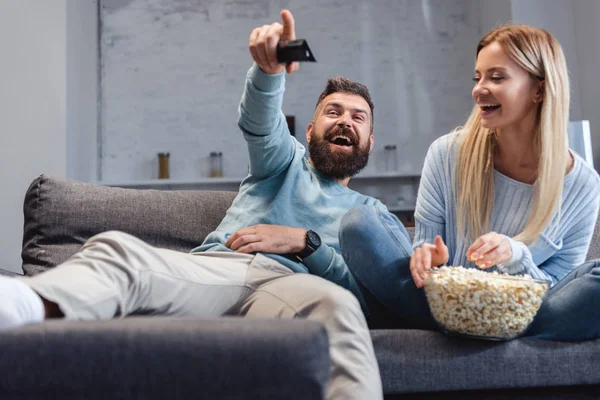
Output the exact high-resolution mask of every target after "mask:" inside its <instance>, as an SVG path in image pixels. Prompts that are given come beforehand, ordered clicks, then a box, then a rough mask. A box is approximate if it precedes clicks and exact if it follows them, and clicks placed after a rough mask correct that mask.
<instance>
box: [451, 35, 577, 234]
mask: <svg viewBox="0 0 600 400" xmlns="http://www.w3.org/2000/svg"><path fill="white" fill-rule="evenodd" d="M493 42H497V43H498V44H499V45H500V46H501V47H502V49H503V50H504V52H505V53H506V55H507V56H508V57H509V58H510V59H512V60H513V61H514V62H516V63H517V64H518V65H519V66H520V67H521V68H523V69H524V70H525V71H527V72H528V73H529V74H530V75H531V76H532V77H533V78H534V79H538V80H541V81H544V85H543V97H542V101H541V105H540V106H539V108H538V124H537V127H536V132H535V140H534V146H535V149H534V151H535V153H536V155H537V157H538V160H539V162H538V168H537V179H536V181H535V184H534V190H535V194H534V199H533V206H532V208H531V211H530V214H529V218H528V220H527V224H526V225H525V228H524V229H523V231H522V232H520V233H519V234H518V235H517V236H515V238H514V239H516V240H519V241H522V242H524V243H527V244H530V243H532V242H534V241H535V239H536V238H537V237H538V236H539V235H540V234H541V233H542V232H543V231H544V229H545V228H546V227H547V226H548V225H549V224H550V222H551V221H552V218H553V217H554V215H556V213H559V214H560V201H561V199H562V192H563V182H564V176H565V171H566V168H567V165H568V160H569V156H568V150H567V149H568V139H567V124H568V117H569V79H568V75H567V64H566V61H565V56H564V54H563V51H562V49H561V47H560V44H559V43H558V42H557V41H556V39H555V38H554V37H553V36H552V35H551V34H550V33H548V32H547V31H545V30H543V29H537V28H533V27H529V26H523V25H513V26H503V27H500V28H497V29H494V30H492V31H491V32H489V33H488V34H487V35H486V36H485V37H484V38H483V39H482V40H481V41H480V42H479V44H478V46H477V55H479V52H480V51H481V49H483V48H484V47H485V46H487V45H489V44H491V43H493ZM458 132H460V134H459V133H458ZM456 134H457V137H458V138H459V142H458V151H457V163H456V168H457V171H456V173H455V174H454V176H455V177H456V178H455V179H457V181H456V182H455V185H454V186H455V187H457V191H456V193H455V196H456V207H457V210H456V211H457V227H458V233H459V234H462V235H464V236H465V237H467V238H469V239H471V240H473V239H474V238H476V237H478V236H480V235H482V234H484V233H487V232H488V228H489V222H490V218H491V212H492V209H493V207H494V147H495V143H496V136H495V131H494V130H493V129H487V128H484V127H483V126H482V125H481V111H480V109H479V107H478V106H477V104H476V105H475V106H474V107H473V110H472V111H471V114H470V116H469V119H468V120H467V122H466V123H465V125H464V126H463V127H461V128H457V131H456Z"/></svg>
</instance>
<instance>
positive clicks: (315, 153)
mask: <svg viewBox="0 0 600 400" xmlns="http://www.w3.org/2000/svg"><path fill="white" fill-rule="evenodd" d="M337 135H342V136H345V137H347V138H348V139H350V141H351V142H352V152H351V153H347V152H344V151H331V148H330V147H329V144H330V141H329V139H330V138H333V137H334V136H337ZM369 150H370V149H369V146H368V145H367V144H365V146H364V147H363V146H361V145H360V142H359V139H358V136H357V135H356V134H355V133H354V132H353V131H352V130H350V129H343V128H340V127H338V126H335V127H334V128H333V129H331V130H329V131H328V132H326V133H325V135H324V137H323V138H320V137H318V135H316V134H313V136H312V139H311V141H310V143H309V144H308V151H309V153H310V159H311V160H312V164H313V166H314V167H315V168H316V169H317V170H319V171H321V172H322V173H323V174H325V175H327V176H329V177H331V178H334V179H346V178H350V177H352V176H354V175H356V174H358V173H359V172H360V171H361V170H362V169H363V168H364V167H365V166H366V165H367V162H368V161H369Z"/></svg>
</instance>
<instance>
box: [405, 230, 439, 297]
mask: <svg viewBox="0 0 600 400" xmlns="http://www.w3.org/2000/svg"><path fill="white" fill-rule="evenodd" d="M447 262H448V247H447V246H446V244H445V243H444V240H443V239H442V237H441V236H439V235H438V236H436V237H435V240H434V244H430V243H423V245H422V246H421V247H418V248H416V249H415V252H414V253H413V255H412V256H411V257H410V273H411V274H412V277H413V280H414V281H415V285H416V286H417V287H418V288H421V287H423V285H424V283H425V277H426V276H427V272H428V271H429V270H430V269H432V268H433V267H437V266H439V265H443V264H446V263H447Z"/></svg>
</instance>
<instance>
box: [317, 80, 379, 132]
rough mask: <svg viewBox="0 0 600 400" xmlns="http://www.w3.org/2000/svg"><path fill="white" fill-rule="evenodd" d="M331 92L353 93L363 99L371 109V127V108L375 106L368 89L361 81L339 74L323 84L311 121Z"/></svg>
mask: <svg viewBox="0 0 600 400" xmlns="http://www.w3.org/2000/svg"><path fill="white" fill-rule="evenodd" d="M333 93H349V94H355V95H357V96H360V97H362V98H363V99H365V101H366V102H367V104H368V105H369V108H370V109H371V129H373V109H374V108H375V107H374V106H373V102H372V101H371V94H370V93H369V89H368V88H367V87H366V86H365V85H363V84H362V83H358V82H354V81H351V80H350V79H346V78H343V77H341V76H336V77H333V78H329V79H328V80H327V86H325V90H323V91H322V92H321V95H320V96H319V99H318V100H317V105H316V107H315V113H314V115H313V121H314V120H315V118H316V116H317V112H318V111H319V109H320V108H319V106H320V105H321V102H322V101H323V99H324V98H325V97H327V96H329V95H330V94H333Z"/></svg>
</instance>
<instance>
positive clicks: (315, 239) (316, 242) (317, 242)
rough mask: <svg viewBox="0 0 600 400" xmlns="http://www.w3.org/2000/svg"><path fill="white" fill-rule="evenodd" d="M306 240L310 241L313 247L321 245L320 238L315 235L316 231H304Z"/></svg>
mask: <svg viewBox="0 0 600 400" xmlns="http://www.w3.org/2000/svg"><path fill="white" fill-rule="evenodd" d="M306 240H307V241H308V242H310V244H311V245H312V246H313V247H319V246H320V245H321V238H320V237H319V235H317V233H316V232H313V231H308V232H306Z"/></svg>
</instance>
